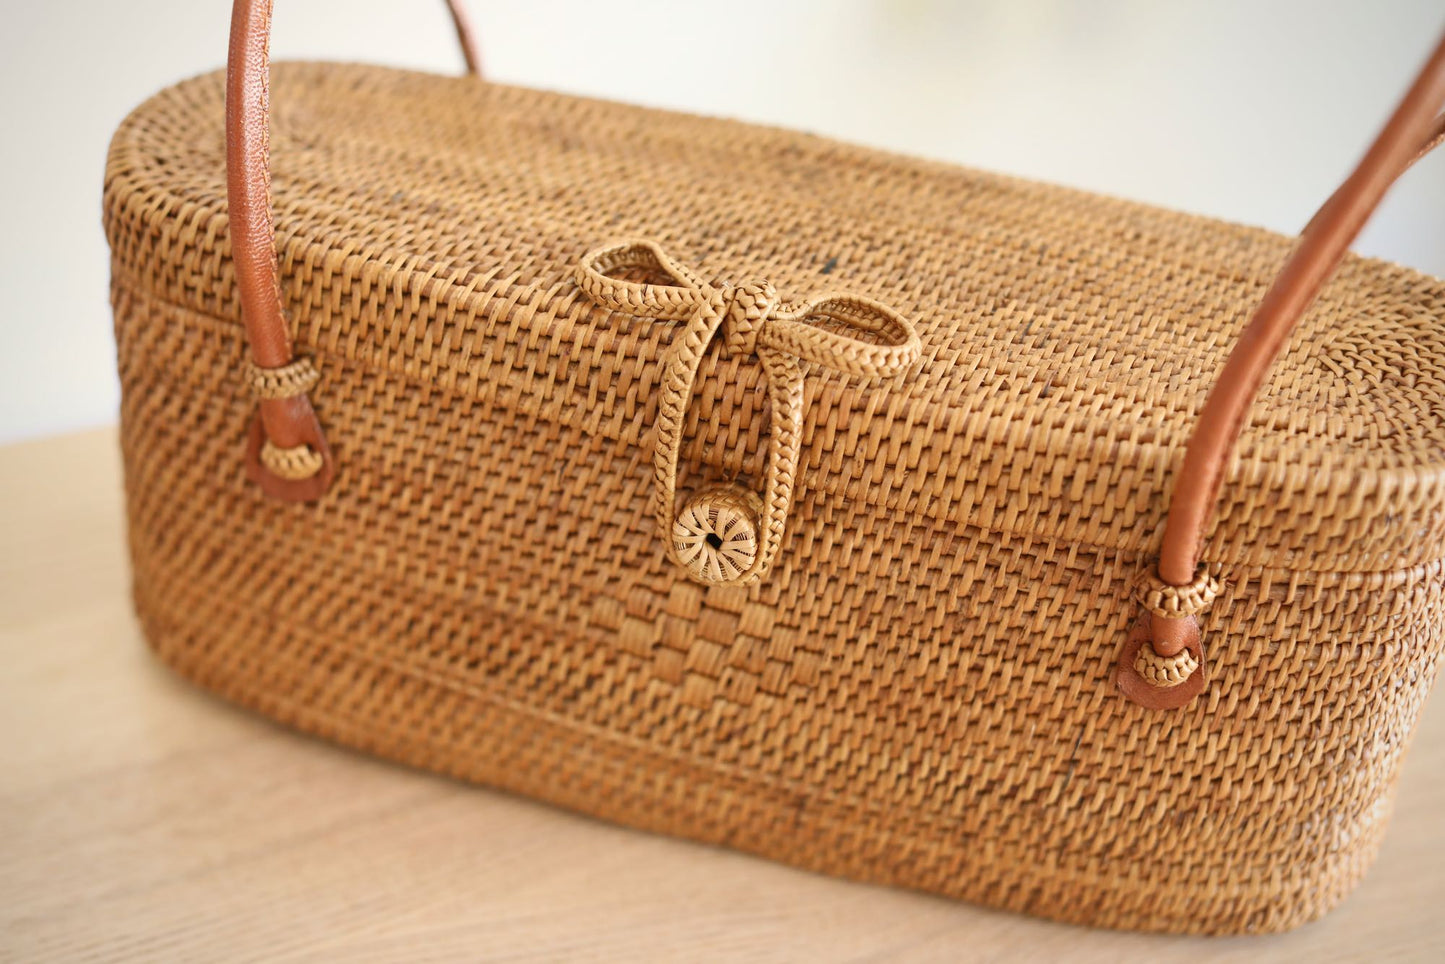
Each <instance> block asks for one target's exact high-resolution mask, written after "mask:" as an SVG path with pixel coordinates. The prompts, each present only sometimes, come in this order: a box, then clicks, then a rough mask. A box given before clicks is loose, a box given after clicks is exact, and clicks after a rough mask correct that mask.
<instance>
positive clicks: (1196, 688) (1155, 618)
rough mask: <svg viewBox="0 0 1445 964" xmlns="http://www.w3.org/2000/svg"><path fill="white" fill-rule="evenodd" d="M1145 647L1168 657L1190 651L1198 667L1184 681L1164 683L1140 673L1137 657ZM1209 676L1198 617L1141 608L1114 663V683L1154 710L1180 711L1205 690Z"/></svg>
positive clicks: (1130, 697) (1139, 702) (1130, 696)
mask: <svg viewBox="0 0 1445 964" xmlns="http://www.w3.org/2000/svg"><path fill="white" fill-rule="evenodd" d="M1144 646H1151V647H1153V649H1154V652H1155V653H1158V654H1159V655H1160V656H1166V657H1168V656H1176V655H1178V654H1180V653H1182V652H1185V651H1187V652H1188V653H1189V654H1190V655H1192V656H1193V657H1194V660H1195V661H1197V663H1198V666H1197V667H1196V668H1195V669H1194V670H1193V671H1192V672H1191V673H1189V675H1188V677H1187V678H1186V679H1185V680H1184V681H1183V682H1182V683H1179V684H1177V685H1174V686H1161V685H1159V684H1158V683H1157V682H1151V681H1149V680H1147V679H1145V678H1144V677H1143V676H1142V675H1140V673H1139V670H1138V659H1137V657H1138V656H1139V650H1140V648H1141V647H1144ZM1206 676H1207V673H1206V666H1205V662H1204V647H1203V645H1202V643H1201V637H1200V632H1199V621H1198V619H1196V618H1195V617H1194V616H1185V617H1183V618H1171V617H1168V616H1161V615H1159V614H1157V613H1150V612H1148V611H1141V613H1140V614H1139V617H1138V618H1137V619H1135V620H1134V625H1133V626H1132V627H1130V630H1129V635H1128V637H1127V638H1125V640H1124V645H1123V646H1122V647H1120V649H1119V657H1118V659H1117V660H1116V661H1115V664H1114V685H1115V686H1116V687H1118V689H1119V692H1121V693H1122V694H1124V696H1125V697H1127V698H1128V699H1130V700H1132V701H1133V702H1135V703H1138V704H1139V705H1140V706H1142V707H1144V708H1146V709H1150V710H1177V709H1179V708H1181V707H1183V706H1186V705H1188V704H1189V703H1190V702H1191V701H1193V699H1194V698H1195V697H1196V696H1198V695H1199V694H1200V693H1201V692H1202V691H1203V690H1204V682H1205V678H1206Z"/></svg>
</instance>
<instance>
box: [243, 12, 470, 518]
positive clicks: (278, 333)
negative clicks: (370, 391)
mask: <svg viewBox="0 0 1445 964" xmlns="http://www.w3.org/2000/svg"><path fill="white" fill-rule="evenodd" d="M271 5H272V0H235V4H234V6H233V7H232V8H231V43H230V50H229V54H228V57H227V61H226V200H227V209H228V212H229V223H230V226H229V232H230V240H231V259H232V261H233V262H234V264H235V271H236V287H237V289H238V292H239V295H240V301H241V321H242V323H243V325H244V326H245V329H246V340H247V341H248V342H249V343H250V347H251V358H252V361H253V363H254V369H253V374H254V375H255V380H256V381H257V383H258V385H259V386H264V388H263V389H262V390H261V391H258V394H260V395H261V396H262V397H261V399H260V403H259V412H258V418H257V420H256V422H255V424H254V425H253V426H252V431H251V439H250V449H249V451H248V453H247V472H248V474H249V475H250V476H251V478H252V479H254V480H255V481H256V482H257V483H258V484H259V485H260V486H261V488H262V489H263V490H264V491H265V492H266V493H267V494H269V495H272V496H275V497H276V498H280V499H287V500H291V501H308V500H311V499H316V498H319V497H320V496H321V494H322V493H324V492H325V491H326V488H327V487H328V486H329V485H330V484H331V479H332V477H333V475H334V474H335V466H334V463H333V462H332V459H331V452H330V449H329V447H328V446H327V444H326V436H325V433H324V432H322V430H321V424H320V422H319V421H318V420H317V418H316V413H315V411H314V410H313V409H312V407H311V401H310V399H309V397H308V395H307V393H306V391H305V389H306V388H307V387H309V385H310V383H311V382H312V381H314V375H311V374H310V370H309V367H306V365H305V363H304V362H296V361H295V360H294V359H293V358H292V354H291V339H290V335H289V334H288V329H287V325H286V317H285V314H284V313H283V311H282V307H281V305H282V301H281V282H280V278H279V276H278V265H277V262H276V236H275V229H274V226H273V224H272V222H271V149H270V127H271V120H270V77H271V62H270V47H271ZM447 7H448V9H449V10H450V11H451V15H452V22H453V24H454V25H455V27H456V31H457V36H458V39H459V40H460V41H461V46H462V53H463V55H464V56H465V57H466V62H467V70H468V72H470V73H472V74H477V75H480V73H481V58H480V56H479V54H478V52H477V44H476V39H475V36H474V34H473V32H472V29H471V25H470V23H469V21H468V19H467V16H466V12H465V11H464V10H463V9H462V6H461V0H447ZM308 376H310V377H308Z"/></svg>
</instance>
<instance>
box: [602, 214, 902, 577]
mask: <svg viewBox="0 0 1445 964" xmlns="http://www.w3.org/2000/svg"><path fill="white" fill-rule="evenodd" d="M627 271H640V272H644V273H646V274H649V275H653V276H655V275H659V274H660V275H665V276H666V277H667V278H669V279H670V280H671V281H672V282H673V283H672V284H648V283H642V282H635V281H627V280H623V279H621V278H617V277H612V275H613V274H614V273H616V272H627ZM577 281H578V283H579V284H580V285H581V287H582V290H583V291H584V292H585V293H586V295H587V297H588V298H590V299H591V300H592V301H593V303H595V304H597V305H598V306H600V307H603V308H609V309H611V310H613V311H622V312H626V313H628V314H631V315H637V316H639V317H644V318H652V319H655V320H658V321H681V322H685V323H686V328H684V329H683V331H682V332H681V333H679V334H678V335H677V336H676V337H675V338H673V340H672V343H671V344H670V345H669V346H668V349H667V351H666V353H665V354H664V355H663V358H662V366H663V377H662V385H661V388H660V394H659V398H658V412H657V439H656V447H655V449H654V450H653V458H652V464H653V470H654V473H655V485H654V489H653V493H654V499H653V507H654V512H655V514H656V516H657V524H658V526H659V528H660V530H661V532H662V537H663V541H664V543H665V544H666V545H667V546H668V549H669V554H670V555H671V557H672V558H673V560H674V561H675V562H677V563H678V564H679V565H680V566H682V567H683V568H684V569H686V570H687V572H688V573H689V574H690V575H691V576H692V577H693V578H694V579H696V580H698V581H699V582H704V583H733V584H747V583H752V582H756V581H757V580H759V579H761V578H762V577H763V576H764V575H766V574H767V572H768V569H769V568H770V567H771V566H772V563H773V559H774V557H775V556H776V555H777V552H778V547H779V546H781V545H782V541H783V533H784V531H785V529H786V525H787V515H788V510H789V508H790V507H791V505H792V500H793V484H794V481H795V476H796V474H797V469H798V456H799V452H800V450H801V447H802V437H803V374H804V370H803V364H802V363H804V362H811V363H813V364H815V365H822V366H824V367H826V368H830V369H833V370H834V371H838V372H843V373H846V374H849V375H859V376H867V377H875V378H877V377H889V376H893V375H897V374H899V373H901V372H903V371H905V370H906V369H907V368H908V367H909V366H910V365H912V364H913V363H914V362H915V361H917V360H918V357H919V355H920V353H921V351H922V343H921V342H920V341H919V338H918V332H917V330H916V329H915V328H914V327H913V324H912V323H911V322H909V321H908V320H907V319H905V318H903V317H902V316H901V315H899V314H898V313H897V312H896V311H894V310H893V309H892V308H889V307H887V306H886V305H882V304H879V303H878V302H876V301H872V300H871V299H868V298H861V297H858V296H856V295H849V294H825V295H820V296H818V297H815V298H811V299H809V300H807V301H803V302H799V303H796V304H793V303H783V302H779V301H778V298H777V293H776V292H775V291H774V290H773V286H772V285H770V284H768V283H767V282H762V283H758V284H745V285H737V286H734V285H729V284H721V285H712V284H709V283H708V282H706V281H703V280H702V279H701V278H700V277H698V275H697V274H695V273H694V272H693V271H692V270H691V269H689V268H687V267H685V266H684V265H681V264H679V263H677V262H676V261H674V260H673V259H672V258H670V257H668V255H667V254H666V253H665V252H664V251H663V250H662V248H660V247H659V246H658V245H657V244H655V243H653V242H651V241H628V242H624V243H621V244H615V245H609V246H607V247H603V248H599V249H597V250H595V251H592V252H591V253H589V254H588V255H587V256H586V257H584V258H583V259H582V263H581V264H580V265H579V266H578V270H577ZM818 321H831V322H833V325H832V326H831V327H830V328H823V327H820V326H819V325H818V324H816V323H815V322H818ZM719 328H721V329H722V330H723V338H724V344H725V346H726V348H727V350H728V351H729V352H740V353H742V354H756V355H757V356H758V359H759V360H760V361H761V362H762V364H763V372H764V374H765V376H766V378H767V392H768V407H769V410H770V417H769V423H768V424H769V432H770V435H769V442H768V457H767V467H766V470H765V478H764V483H763V492H762V494H761V497H760V496H759V495H758V493H756V492H754V491H753V490H751V489H746V488H743V487H740V486H737V485H719V486H712V487H709V488H706V489H703V490H702V491H699V492H697V493H694V494H693V495H692V496H691V497H690V498H688V499H687V500H686V501H685V502H683V504H682V505H680V506H679V504H678V498H677V467H678V458H679V453H680V451H681V448H682V434H683V426H684V424H685V422H686V419H687V407H688V403H689V401H690V400H691V398H692V392H693V385H694V383H695V382H696V380H697V372H698V366H699V365H700V364H701V363H702V358H703V354H704V352H705V351H706V350H707V346H708V344H709V343H710V342H711V341H712V339H713V337H714V335H716V334H717V332H718V329H719Z"/></svg>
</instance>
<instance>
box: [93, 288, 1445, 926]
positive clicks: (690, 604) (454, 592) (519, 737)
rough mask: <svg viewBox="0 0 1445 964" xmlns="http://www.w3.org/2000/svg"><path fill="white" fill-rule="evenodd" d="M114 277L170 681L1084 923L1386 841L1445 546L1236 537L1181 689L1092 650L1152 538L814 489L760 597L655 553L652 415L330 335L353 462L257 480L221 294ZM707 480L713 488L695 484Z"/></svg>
mask: <svg viewBox="0 0 1445 964" xmlns="http://www.w3.org/2000/svg"><path fill="white" fill-rule="evenodd" d="M113 296H114V303H115V309H116V324H117V335H118V342H119V357H120V367H121V376H122V386H123V419H122V429H123V431H122V438H123V446H124V455H125V464H126V473H127V491H128V498H129V513H130V521H131V546H132V553H133V558H134V563H135V573H136V577H135V578H136V582H135V586H136V599H137V605H138V609H139V612H140V614H141V618H142V623H143V625H144V628H145V630H146V633H147V636H148V638H149V639H150V641H151V643H152V644H153V645H154V646H155V647H156V649H157V650H158V651H159V652H160V654H161V655H162V656H163V658H164V659H165V660H166V661H167V662H169V663H170V664H171V665H173V666H174V667H175V668H176V669H177V670H179V671H180V672H181V673H183V674H184V675H186V676H188V677H190V678H192V679H194V680H196V681H197V682H199V683H201V684H202V685H204V686H206V687H208V688H210V689H213V690H215V691H217V692H218V693H221V694H223V695H224V696H226V697H227V698H229V699H232V700H235V701H237V702H239V703H242V704H244V705H247V706H251V707H254V708H256V709H258V710H260V711H262V712H264V713H266V714H268V715H271V716H273V717H276V718H278V719H281V720H283V721H285V722H287V723H290V724H292V725H295V726H298V727H300V728H302V729H305V730H308V731H311V732H314V733H318V734H321V735H323V736H326V737H328V738H331V739H335V740H337V741H340V742H343V743H347V744H349V745H353V746H356V747H359V748H362V749H366V750H369V751H373V752H377V753H381V754H384V755H386V756H389V757H391V758H393V759H397V760H400V761H402V762H405V763H409V764H412V765H416V766H422V767H427V768H430V769H434V770H438V771H441V772H445V773H449V774H453V775H457V776H461V777H464V778H466V779H471V780H476V781H479V782H483V783H487V784H491V785H496V786H501V787H506V788H509V789H512V790H516V791H519V792H523V793H527V794H530V795H534V796H538V797H542V798H544V799H548V800H551V801H553V802H556V803H559V804H562V805H566V806H570V807H574V808H576V809H579V810H583V811H586V812H589V813H593V814H597V815H599V816H603V817H607V818H610V819H615V820H619V821H622V822H626V823H630V824H634V825H637V826H641V827H645V828H648V829H654V830H659V831H664V832H668V833H674V834H679V835H682V836H687V837H691V838H696V839H701V840H708V841H716V842H723V843H728V844H730V845H734V846H739V847H742V848H744V849H747V850H750V851H754V852H757V853H760V854H764V855H767V856H770V857H774V858H777V859H780V860H784V861H788V862H791V863H795V864H798V865H801V866H805V867H810V868H815V869H818V870H822V871H826V872H830V873H836V874H842V875H846V876H850V877H856V878H860V879H865V880H873V881H882V882H888V883H895V884H902V885H906V886H911V887H920V888H925V889H929V890H935V891H939V892H941V893H945V894H950V895H954V896H958V897H963V898H967V899H970V900H975V901H979V902H983V903H987V904H992V905H996V906H1000V907H1007V908H1012V909H1018V910H1025V911H1030V912H1033V913H1038V914H1044V915H1046V916H1051V917H1056V918H1060V919H1064V920H1070V921H1076V922H1081V923H1089V924H1098V925H1107V926H1116V927H1130V928H1148V929H1160V930H1171V931H1198V932H1234V931H1259V930H1275V929H1280V928H1284V927H1288V926H1291V925H1294V924H1297V923H1300V922H1302V921H1304V920H1308V919H1310V918H1312V917H1315V916H1317V915H1318V914H1320V913H1322V912H1323V911H1324V910H1326V909H1327V908H1328V907H1330V906H1332V905H1333V904H1334V903H1336V902H1337V901H1338V900H1340V899H1341V898H1342V897H1343V896H1344V894H1346V893H1347V892H1348V891H1349V889H1350V888H1351V887H1352V886H1353V885H1354V883H1355V882H1356V881H1357V880H1358V879H1359V877H1360V875H1361V874H1362V873H1363V872H1364V869H1365V868H1366V867H1367V866H1368V864H1369V862H1370V860H1371V859H1372V857H1373V855H1374V853H1375V850H1376V848H1377V846H1378V842H1379V839H1380V835H1381V833H1382V832H1383V828H1384V825H1385V820H1386V817H1387V814H1388V809H1389V801H1390V796H1391V792H1392V788H1393V785H1394V781H1395V777H1396V774H1397V771H1398V767H1399V763H1400V759H1401V756H1402V754H1403V752H1404V750H1405V748H1406V746H1407V744H1408V742H1409V737H1410V735H1411V733H1412V731H1413V728H1414V725H1415V722H1416V719H1417V717H1418V714H1419V711H1420V708H1421V706H1422V704H1423V701H1424V699H1425V696H1426V694H1427V693H1428V691H1429V687H1430V684H1431V683H1432V681H1433V679H1434V677H1435V674H1436V671H1437V668H1438V662H1439V654H1440V651H1441V648H1442V638H1441V625H1442V620H1441V619H1440V615H1441V609H1442V605H1445V598H1442V596H1445V591H1442V582H1441V574H1440V572H1439V570H1438V567H1434V566H1429V567H1422V568H1418V569H1414V570H1410V571H1402V572H1392V573H1377V574H1370V575H1360V576H1354V575H1349V574H1328V573H1326V574H1292V573H1288V572H1282V571H1272V570H1267V569H1259V568H1255V569H1249V568H1239V569H1234V570H1232V571H1231V572H1230V573H1229V576H1230V582H1229V583H1228V585H1227V588H1226V592H1225V594H1224V596H1223V597H1222V598H1221V599H1220V600H1219V601H1218V602H1217V603H1216V604H1215V606H1214V608H1213V609H1212V610H1211V612H1210V614H1209V616H1208V618H1207V621H1206V625H1205V627H1204V631H1205V633H1206V638H1207V639H1208V640H1210V642H1211V649H1210V653H1209V658H1210V673H1211V679H1210V685H1209V688H1208V691H1207V695H1206V697H1205V698H1204V699H1201V700H1199V701H1197V702H1196V704H1195V705H1193V706H1191V707H1190V708H1189V709H1187V710H1185V711H1182V712H1180V713H1176V714H1172V715H1169V716H1166V717H1160V716H1158V715H1156V714H1152V713H1150V712H1148V711H1145V710H1143V709H1141V708H1139V707H1137V706H1134V705H1132V704H1129V703H1127V702H1126V701H1124V700H1122V699H1120V698H1118V697H1117V696H1116V695H1115V694H1114V693H1113V691H1112V688H1111V686H1110V683H1109V678H1108V677H1109V672H1110V669H1111V667H1112V662H1113V657H1114V654H1115V652H1116V649H1117V646H1118V643H1119V641H1120V639H1121V638H1122V636H1123V633H1124V632H1125V630H1126V627H1127V625H1128V622H1129V620H1130V619H1131V618H1132V617H1133V615H1134V613H1135V611H1136V610H1135V604H1134V603H1133V602H1132V600H1131V596H1130V586H1131V582H1132V579H1133V578H1134V576H1135V575H1136V574H1137V573H1138V572H1139V571H1140V568H1141V566H1142V565H1143V561H1142V560H1141V559H1140V558H1137V557H1134V556H1130V555H1127V554H1124V553H1121V552H1119V551H1117V550H1099V549H1092V548H1089V547H1088V546H1084V545H1077V544H1059V543H1053V542H1049V541H1045V540H1040V539H1036V538H1027V537H1023V536H1018V535H1010V534H1007V533H1001V532H994V531H986V530H981V529H977V528H973V527H969V526H964V525H956V524H953V523H948V522H944V521H940V520H930V519H920V518H913V517H909V516H907V515H900V514H898V513H894V512H890V511H888V510H887V509H885V508H880V507H878V506H873V505H859V504H858V503H856V502H854V501H852V500H850V499H847V498H844V497H841V496H839V495H837V494H834V493H829V492H826V491H804V492H801V493H800V494H799V498H798V502H797V504H796V505H795V506H794V508H793V511H792V515H791V517H790V523H789V535H788V540H787V544H786V545H785V546H784V548H783V551H782V553H781V555H780V565H779V567H778V569H777V570H775V572H774V573H773V574H772V575H771V576H770V577H769V579H768V580H767V581H766V582H765V583H764V584H762V585H761V586H757V587H753V588H751V589H749V590H737V589H720V588H711V589H705V588H703V587H700V586H697V585H694V584H692V583H690V582H687V581H686V580H685V579H683V578H682V577H681V576H680V574H679V573H678V572H677V571H676V570H675V569H673V568H672V567H671V566H670V564H668V563H666V562H665V560H664V559H663V557H662V553H661V551H660V549H659V546H658V543H657V537H656V533H655V530H654V525H653V521H652V519H651V516H650V514H649V510H648V498H649V488H648V486H649V485H650V469H649V456H648V453H647V451H646V449H645V448H644V447H641V446H638V445H634V444H631V443H629V442H626V441H621V440H618V439H614V438H608V437H606V436H602V435H597V434H590V433H587V432H585V431H583V430H581V429H579V428H576V427H565V426H561V425H559V424H557V423H555V422H552V421H549V420H547V419H543V418H539V417H537V415H536V414H535V413H529V412H526V411H520V410H513V409H508V408H502V407H497V406H492V405H488V404H480V403H478V402H477V401H476V400H475V398H474V396H473V395H472V394H470V393H468V392H466V391H460V390H457V389H456V387H455V386H449V385H446V384H442V383H438V382H435V381H432V380H430V379H419V378H415V377H408V376H407V374H406V373H403V372H394V371H384V370H380V369H375V368H367V367H364V366H363V365H361V364H359V363H357V362H356V361H354V360H352V359H349V358H344V357H339V356H332V355H328V354H326V353H325V352H317V351H315V350H314V349H315V346H306V347H307V348H309V349H310V351H309V352H308V353H310V354H312V355H313V356H314V357H315V358H316V362H317V367H318V369H319V370H320V371H321V373H322V381H321V384H320V386H319V387H318V391H317V394H316V397H317V398H318V399H319V403H318V404H319V405H320V414H321V417H322V419H323V421H324V422H325V424H326V426H327V430H328V433H329V435H330V438H331V441H332V445H333V446H334V448H335V451H336V453H337V460H338V464H339V465H340V466H341V467H342V468H341V475H340V476H339V478H338V480H337V484H336V486H335V488H334V490H333V491H332V493H331V494H330V495H328V496H327V498H326V499H325V500H324V501H323V502H322V503H320V504H319V505H316V506H297V505H282V504H278V503H274V502H271V501H268V500H266V499H265V498H264V497H262V496H261V495H260V494H259V493H258V492H257V491H256V490H255V489H254V487H252V486H250V485H249V484H247V483H246V481H245V479H244V473H243V470H242V464H241V460H240V457H239V453H240V452H242V451H243V449H244V437H245V429H246V424H247V420H248V418H249V415H250V412H251V410H252V405H253V402H252V400H251V399H250V398H249V396H248V395H247V394H246V391H245V387H244V385H243V384H242V371H243V368H242V365H241V362H242V359H243V343H242V338H241V336H240V331H239V329H238V327H237V326H236V325H235V323H234V322H233V321H231V320H229V319H228V318H220V317H215V316H212V315H210V314H207V313H203V312H199V311H195V310H192V309H188V308H181V307H178V306H175V305H172V304H170V303H168V302H167V301H165V300H163V299H161V298H158V297H156V296H155V295H154V294H153V293H152V289H151V287H150V285H149V283H148V280H147V279H145V278H140V277H132V276H129V275H127V274H126V273H125V272H124V271H123V270H117V273H116V277H115V282H114V287H113ZM701 481H705V479H702V480H701Z"/></svg>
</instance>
